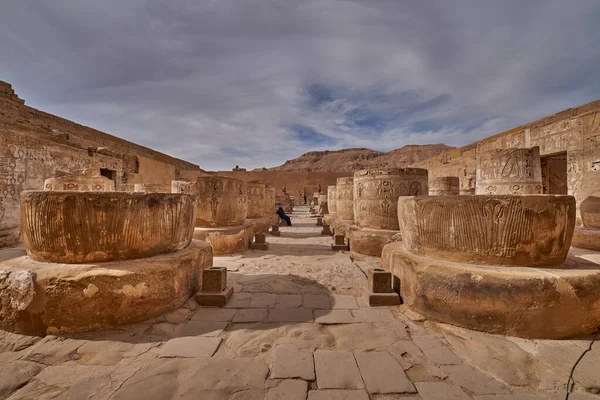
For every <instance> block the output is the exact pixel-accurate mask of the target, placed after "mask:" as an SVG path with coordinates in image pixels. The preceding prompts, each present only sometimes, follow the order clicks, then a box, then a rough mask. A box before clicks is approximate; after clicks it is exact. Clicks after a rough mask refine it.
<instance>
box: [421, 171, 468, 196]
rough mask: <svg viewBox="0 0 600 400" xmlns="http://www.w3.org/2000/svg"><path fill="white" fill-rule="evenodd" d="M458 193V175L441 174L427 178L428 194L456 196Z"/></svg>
mask: <svg viewBox="0 0 600 400" xmlns="http://www.w3.org/2000/svg"><path fill="white" fill-rule="evenodd" d="M459 194H460V182H459V180H458V176H441V177H437V178H430V179H429V195H430V196H457V195H459Z"/></svg>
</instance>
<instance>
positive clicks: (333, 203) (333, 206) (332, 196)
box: [327, 185, 337, 214]
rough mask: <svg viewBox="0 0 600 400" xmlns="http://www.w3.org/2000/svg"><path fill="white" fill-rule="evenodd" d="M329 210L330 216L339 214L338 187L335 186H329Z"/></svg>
mask: <svg viewBox="0 0 600 400" xmlns="http://www.w3.org/2000/svg"><path fill="white" fill-rule="evenodd" d="M327 208H328V210H329V214H337V187H336V186H335V185H330V186H327Z"/></svg>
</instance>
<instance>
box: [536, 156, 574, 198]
mask: <svg viewBox="0 0 600 400" xmlns="http://www.w3.org/2000/svg"><path fill="white" fill-rule="evenodd" d="M541 164H542V183H543V189H544V194H568V185H567V152H566V151H565V152H562V153H556V154H552V155H547V156H543V157H541Z"/></svg>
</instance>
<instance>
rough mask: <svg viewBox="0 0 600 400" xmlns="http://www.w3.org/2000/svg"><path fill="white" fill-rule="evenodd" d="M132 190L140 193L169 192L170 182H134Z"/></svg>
mask: <svg viewBox="0 0 600 400" xmlns="http://www.w3.org/2000/svg"><path fill="white" fill-rule="evenodd" d="M109 180H110V179H109ZM133 191H134V192H141V193H171V184H166V183H136V184H135V185H133Z"/></svg>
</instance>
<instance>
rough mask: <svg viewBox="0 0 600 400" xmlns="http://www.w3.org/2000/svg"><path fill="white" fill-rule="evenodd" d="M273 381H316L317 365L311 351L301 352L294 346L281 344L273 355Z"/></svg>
mask: <svg viewBox="0 0 600 400" xmlns="http://www.w3.org/2000/svg"><path fill="white" fill-rule="evenodd" d="M271 378H272V379H290V378H301V379H304V380H306V381H314V380H315V365H314V360H313V354H312V352H311V351H306V350H299V349H298V348H297V347H296V346H294V345H293V344H280V345H278V346H277V347H275V352H274V355H273V369H272V372H271Z"/></svg>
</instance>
